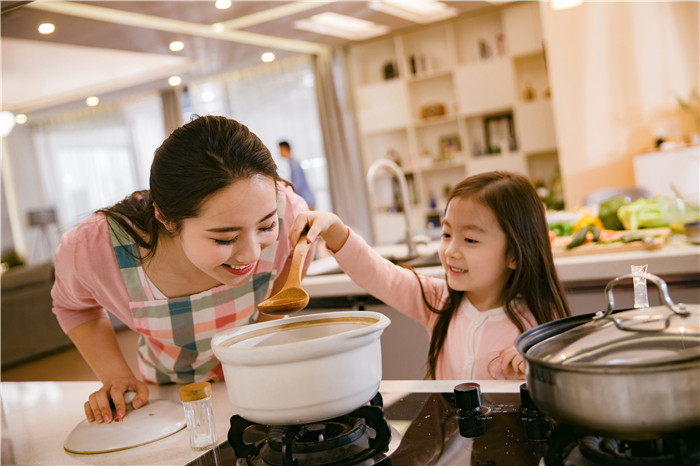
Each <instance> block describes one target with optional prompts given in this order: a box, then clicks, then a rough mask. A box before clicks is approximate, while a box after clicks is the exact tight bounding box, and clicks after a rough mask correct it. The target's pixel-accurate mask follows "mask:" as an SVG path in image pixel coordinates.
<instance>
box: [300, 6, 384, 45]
mask: <svg viewBox="0 0 700 466" xmlns="http://www.w3.org/2000/svg"><path fill="white" fill-rule="evenodd" d="M294 27H295V28H297V29H302V30H304V31H310V32H315V33H316V34H323V35H326V36H334V37H342V38H343V39H350V40H363V39H369V38H370V37H376V36H380V35H382V34H386V33H388V32H389V28H388V27H387V26H384V25H381V24H377V23H373V22H371V21H365V20H364V19H359V18H353V17H351V16H345V15H339V14H337V13H330V12H327V13H320V14H318V15H314V16H311V17H310V18H307V19H302V20H299V21H295V22H294Z"/></svg>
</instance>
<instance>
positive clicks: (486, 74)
mask: <svg viewBox="0 0 700 466" xmlns="http://www.w3.org/2000/svg"><path fill="white" fill-rule="evenodd" d="M349 60H350V64H351V66H350V69H351V83H352V88H353V93H354V100H355V107H356V115H357V123H358V127H359V131H360V145H361V151H362V154H363V167H364V170H365V172H366V171H367V169H368V168H369V166H370V165H371V164H372V163H373V162H374V161H375V160H378V159H380V158H391V159H393V160H394V161H396V162H397V163H398V164H399V165H400V166H401V167H402V169H403V170H404V171H405V172H406V174H407V175H408V176H409V178H410V180H409V186H410V188H411V191H412V192H411V199H412V202H413V205H412V206H411V210H412V223H413V226H414V228H415V229H418V230H421V229H423V228H424V227H425V225H426V223H427V220H428V218H429V217H430V216H431V215H433V216H434V213H435V208H437V210H439V211H442V210H443V209H444V205H445V202H446V193H447V192H448V191H449V188H451V187H452V186H454V184H456V183H457V182H459V181H460V180H462V179H464V178H465V177H466V176H469V175H472V174H476V173H480V172H484V171H489V170H499V169H500V170H510V171H516V172H520V173H523V174H525V175H527V176H528V177H530V178H531V179H532V180H533V181H540V182H543V183H544V184H545V185H547V184H549V183H550V179H551V177H552V176H553V175H554V173H555V172H556V170H557V166H558V159H557V144H556V138H555V134H554V119H553V114H552V106H551V99H550V90H549V80H548V76H547V65H546V55H545V48H544V46H543V41H542V33H541V24H540V16H539V5H538V3H537V2H522V3H515V4H510V5H505V6H501V7H495V6H494V7H486V8H484V9H482V10H479V11H478V12H475V13H470V14H468V15H464V16H460V17H457V18H455V19H452V20H448V21H445V22H441V23H438V24H436V25H430V26H424V27H419V28H415V29H411V30H409V31H407V32H404V33H400V34H395V35H392V36H385V37H382V38H380V39H376V40H372V41H367V42H364V43H361V44H358V45H356V46H352V47H350V48H349ZM394 190H395V183H394V182H393V181H392V180H391V177H390V176H389V175H388V174H387V175H386V177H384V176H380V177H378V178H377V179H376V180H375V186H374V191H375V193H376V197H375V199H373V200H372V201H371V203H372V205H371V206H370V207H371V208H372V210H373V211H374V212H375V213H376V214H377V215H375V217H374V219H373V224H374V234H375V242H377V243H387V242H389V243H390V242H397V241H402V240H403V229H402V228H401V227H397V225H399V224H400V223H401V221H397V220H396V219H394V218H393V217H396V218H402V217H403V215H402V213H401V212H398V211H397V210H399V209H397V205H396V204H397V203H396V195H395V193H394ZM433 205H435V207H433ZM397 222H398V223H397Z"/></svg>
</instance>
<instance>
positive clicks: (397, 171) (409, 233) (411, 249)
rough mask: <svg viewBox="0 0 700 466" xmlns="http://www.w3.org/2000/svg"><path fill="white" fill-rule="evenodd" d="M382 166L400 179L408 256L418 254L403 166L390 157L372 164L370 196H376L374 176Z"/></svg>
mask: <svg viewBox="0 0 700 466" xmlns="http://www.w3.org/2000/svg"><path fill="white" fill-rule="evenodd" d="M380 168H388V169H389V170H390V171H391V172H392V173H393V175H394V176H395V177H396V179H397V180H398V181H399V187H400V190H401V203H402V204H403V215H404V218H405V220H406V245H408V257H409V258H413V257H416V256H417V253H416V243H415V240H414V238H413V229H412V228H411V214H410V212H409V208H410V204H411V201H410V199H409V198H408V183H406V175H405V174H404V172H403V170H401V167H399V166H398V165H397V164H396V163H395V162H393V161H391V160H389V159H379V160H377V161H375V162H374V163H372V165H370V167H369V170H367V187H368V189H369V195H370V198H372V197H374V177H375V176H376V174H377V172H378V171H379V169H380Z"/></svg>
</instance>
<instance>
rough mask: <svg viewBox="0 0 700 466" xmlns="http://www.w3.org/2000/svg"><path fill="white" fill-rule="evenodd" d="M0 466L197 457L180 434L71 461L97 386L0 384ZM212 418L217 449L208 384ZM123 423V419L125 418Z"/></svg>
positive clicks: (222, 400)
mask: <svg viewBox="0 0 700 466" xmlns="http://www.w3.org/2000/svg"><path fill="white" fill-rule="evenodd" d="M463 382H464V381H455V380H442V381H426V380H385V381H382V383H381V385H380V388H379V390H380V392H381V393H382V396H383V397H384V403H385V405H389V404H391V403H392V400H395V399H398V398H400V397H401V396H402V395H404V394H406V393H411V392H422V393H433V392H452V390H453V388H454V387H455V386H456V385H458V384H460V383H463ZM475 382H477V383H479V384H481V388H482V391H483V392H484V393H488V392H502V393H517V392H518V391H519V388H520V384H521V383H522V382H523V381H520V380H512V381H508V380H485V381H478V380H477V381H475ZM0 387H1V388H2V392H1V394H2V464H60V465H71V464H149V465H156V464H168V465H179V464H182V465H184V464H187V463H189V462H191V461H193V460H195V459H196V458H198V457H199V456H201V455H202V454H203V452H196V451H193V450H191V449H190V447H189V437H188V434H187V431H186V430H184V429H183V430H181V431H179V432H177V433H175V434H173V435H171V436H169V437H166V438H164V439H161V440H158V441H156V442H153V443H150V444H147V445H142V446H139V447H135V448H131V449H127V450H122V451H118V452H112V453H103V454H97V455H76V454H72V453H68V452H66V451H65V450H64V449H63V441H64V440H65V438H66V436H67V435H68V434H69V433H70V432H71V431H72V430H73V428H74V427H75V426H76V425H77V424H78V423H80V422H81V421H82V420H83V418H84V414H83V408H82V406H83V403H84V402H85V401H86V400H87V398H88V395H89V394H90V393H92V392H94V391H96V390H98V389H99V388H100V384H99V382H3V383H2V384H1V385H0ZM212 387H213V396H212V399H213V401H214V417H215V422H216V431H217V438H218V440H219V443H223V442H224V441H225V440H226V437H227V433H228V429H229V418H230V417H231V416H232V415H233V414H235V413H234V410H233V407H232V406H231V403H230V402H229V400H228V394H227V392H226V386H225V384H224V383H214V384H212ZM149 388H150V393H151V400H155V399H167V400H173V401H178V402H179V398H178V392H177V389H178V388H179V386H178V385H163V386H153V385H151V386H150V387H149ZM127 418H128V416H127Z"/></svg>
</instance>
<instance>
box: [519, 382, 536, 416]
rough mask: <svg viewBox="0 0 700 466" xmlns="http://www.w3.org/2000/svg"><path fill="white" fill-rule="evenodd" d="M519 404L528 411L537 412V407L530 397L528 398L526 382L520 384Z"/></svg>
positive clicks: (528, 392)
mask: <svg viewBox="0 0 700 466" xmlns="http://www.w3.org/2000/svg"><path fill="white" fill-rule="evenodd" d="M520 405H521V406H522V407H523V408H524V409H527V410H528V411H537V412H539V408H538V407H537V406H536V405H535V403H534V402H533V401H532V398H530V390H529V389H528V388H527V384H526V383H524V384H522V385H520Z"/></svg>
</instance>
